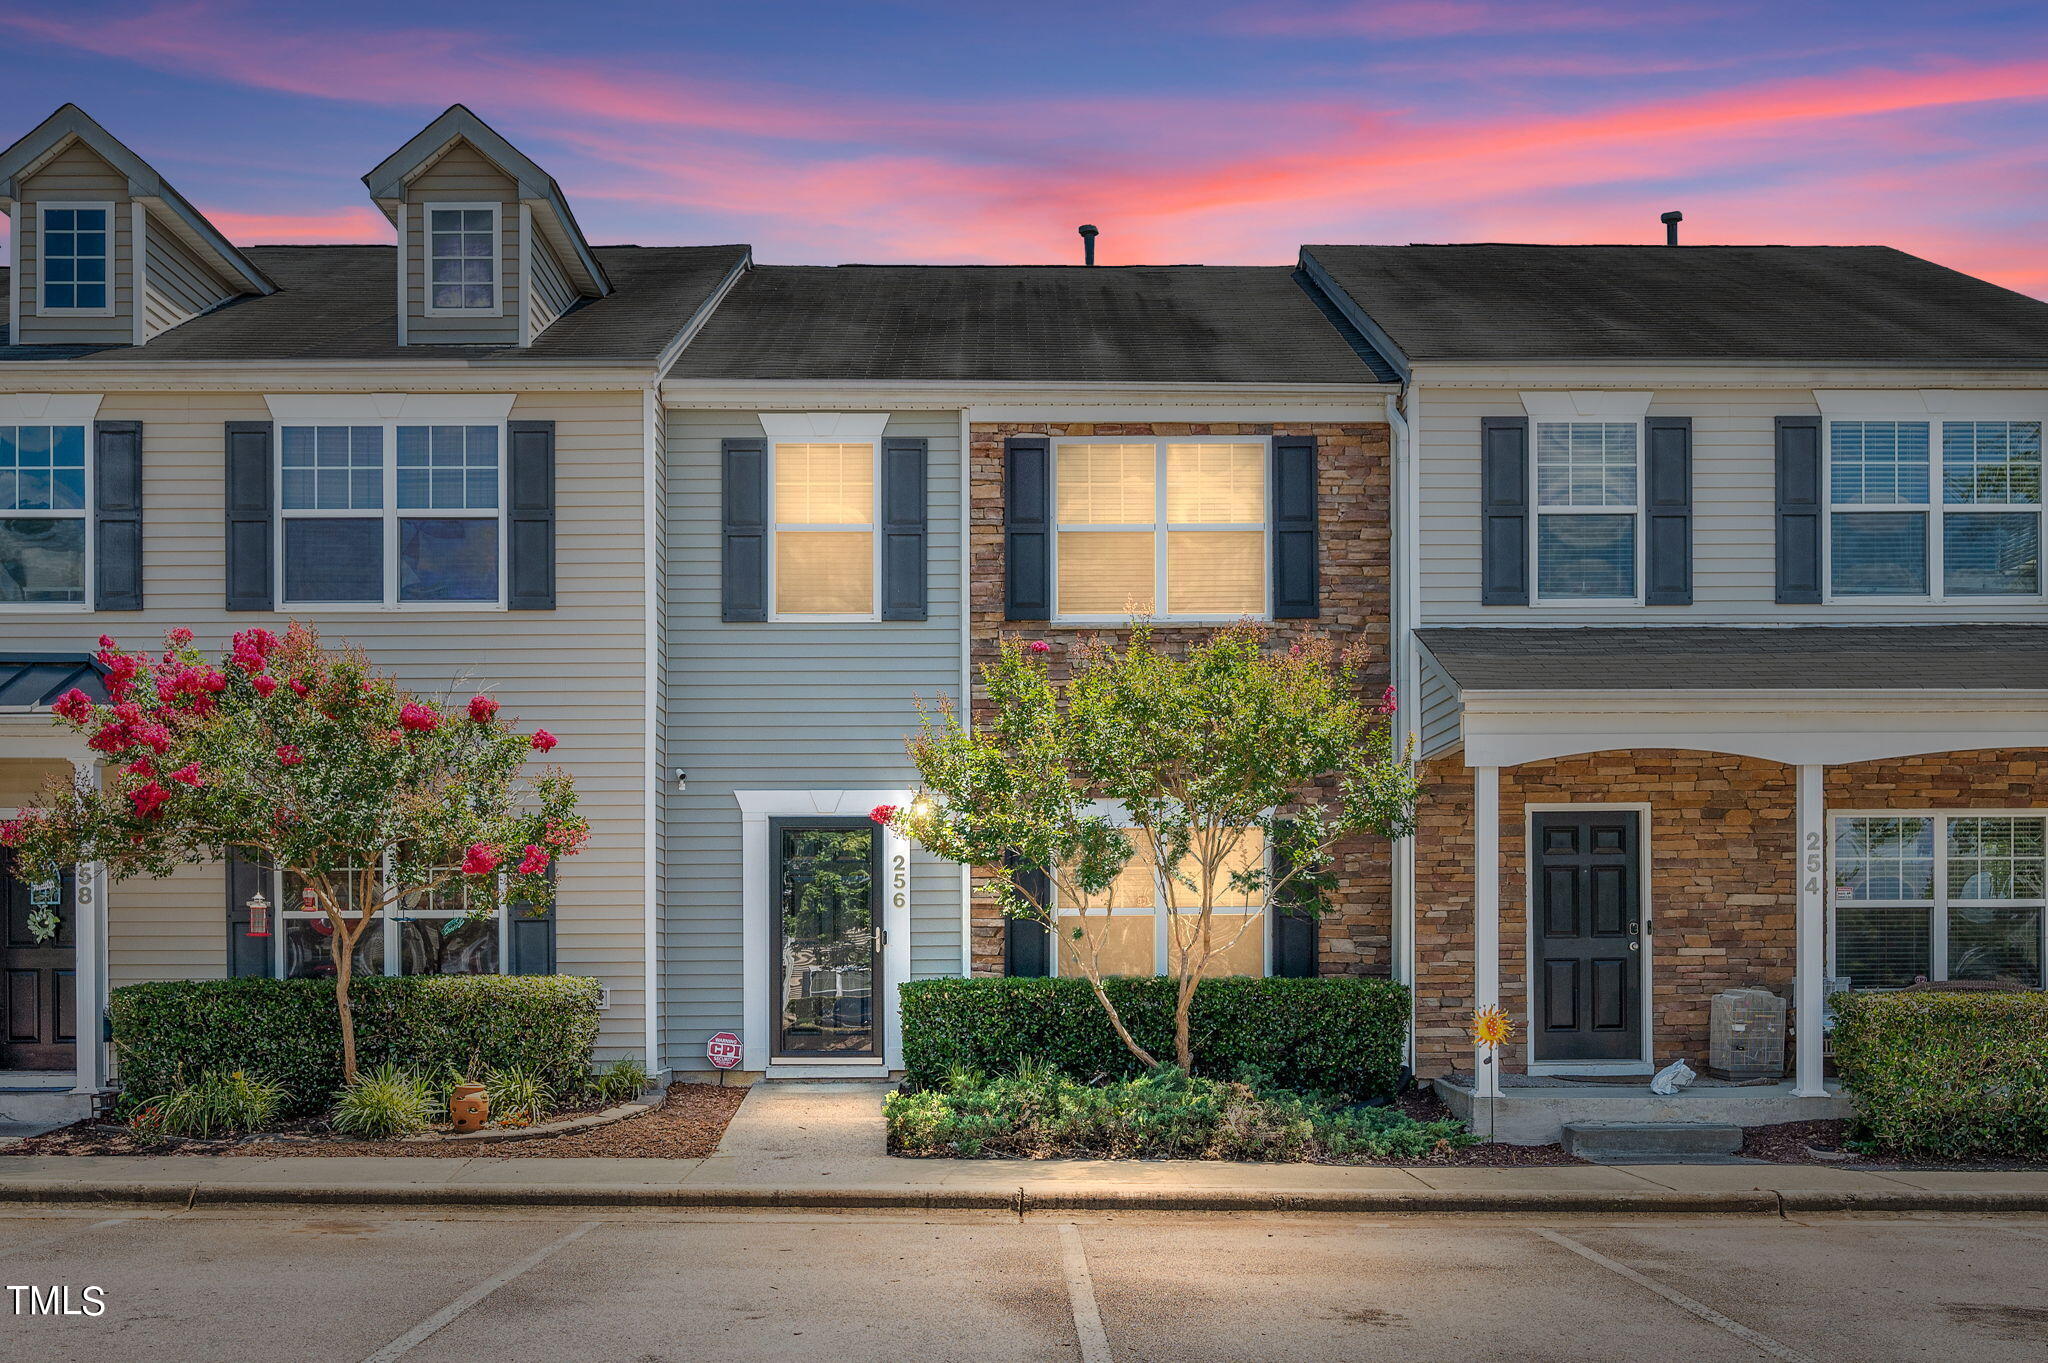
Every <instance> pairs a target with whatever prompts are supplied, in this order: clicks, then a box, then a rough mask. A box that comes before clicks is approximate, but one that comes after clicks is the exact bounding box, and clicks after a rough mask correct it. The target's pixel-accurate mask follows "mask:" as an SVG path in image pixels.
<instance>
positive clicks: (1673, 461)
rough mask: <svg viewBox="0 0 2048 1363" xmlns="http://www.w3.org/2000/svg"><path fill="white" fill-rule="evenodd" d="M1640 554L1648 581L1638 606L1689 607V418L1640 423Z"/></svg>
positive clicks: (1690, 498)
mask: <svg viewBox="0 0 2048 1363" xmlns="http://www.w3.org/2000/svg"><path fill="white" fill-rule="evenodd" d="M1645 435H1646V443H1647V448H1646V449H1645V451H1644V460H1643V464H1644V468H1643V487H1644V494H1643V514H1644V530H1643V549H1644V560H1645V563H1646V565H1647V571H1648V578H1649V580H1648V581H1647V582H1646V583H1645V584H1644V590H1643V601H1644V602H1645V603H1646V604H1648V605H1652V606H1690V605H1691V604H1692V418H1691V417H1689V416H1653V417H1651V418H1650V419H1649V420H1648V421H1647V422H1646V423H1645Z"/></svg>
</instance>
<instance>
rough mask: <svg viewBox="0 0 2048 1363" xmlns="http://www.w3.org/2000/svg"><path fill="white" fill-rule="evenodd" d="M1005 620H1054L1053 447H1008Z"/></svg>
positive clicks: (1035, 440)
mask: <svg viewBox="0 0 2048 1363" xmlns="http://www.w3.org/2000/svg"><path fill="white" fill-rule="evenodd" d="M1003 618H1004V619H1005V620H1050V619H1052V441H1050V440H1048V439H1047V438H1046V437H1044V436H1042V435H1013V436H1011V437H1010V438H1009V439H1008V440H1005V441H1004V442H1003Z"/></svg>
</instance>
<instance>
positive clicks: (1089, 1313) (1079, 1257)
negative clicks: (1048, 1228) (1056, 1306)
mask: <svg viewBox="0 0 2048 1363" xmlns="http://www.w3.org/2000/svg"><path fill="white" fill-rule="evenodd" d="M1060 1271H1061V1273H1062V1274H1063V1275H1064V1276H1065V1278H1066V1280H1067V1301H1068V1302H1069V1303H1070V1304H1071V1305H1072V1306H1073V1308H1074V1336H1075V1338H1077V1339H1079V1340H1080V1342H1081V1363H1110V1358H1109V1335H1108V1334H1107V1333H1105V1332H1104V1331H1103V1328H1102V1312H1101V1311H1099V1310H1097V1309H1096V1306H1095V1279H1094V1278H1092V1277H1090V1276H1089V1274H1088V1251H1087V1249H1086V1248H1084V1247H1083V1246H1082V1244H1081V1228H1080V1227H1079V1226H1077V1225H1075V1224H1074V1223H1073V1222H1071V1221H1062V1222H1061V1223H1060Z"/></svg>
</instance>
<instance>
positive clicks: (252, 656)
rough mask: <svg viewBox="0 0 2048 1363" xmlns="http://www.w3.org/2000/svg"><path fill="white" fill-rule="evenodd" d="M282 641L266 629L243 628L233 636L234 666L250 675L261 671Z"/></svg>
mask: <svg viewBox="0 0 2048 1363" xmlns="http://www.w3.org/2000/svg"><path fill="white" fill-rule="evenodd" d="M283 643H284V641H283V640H282V639H280V638H278V637H277V636H276V635H275V634H272V633H271V632H270V631H269V630H267V629H245V630H243V631H241V632H240V633H239V634H237V635H235V638H234V643H233V649H234V663H235V666H236V667H239V668H241V669H242V670H243V671H244V672H247V673H250V674H251V675H254V674H255V673H258V672H261V671H262V670H263V669H264V667H265V666H267V665H268V663H269V660H270V655H271V654H273V653H275V652H277V650H278V648H279V647H280V646H281V645H282V644H283Z"/></svg>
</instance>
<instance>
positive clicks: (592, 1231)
mask: <svg viewBox="0 0 2048 1363" xmlns="http://www.w3.org/2000/svg"><path fill="white" fill-rule="evenodd" d="M0 1286H4V1287H6V1288H7V1289H8V1291H7V1292H6V1293H5V1295H4V1296H0V1317H4V1318H0V1358H6V1359H23V1360H28V1359H35V1360H39V1361H48V1363H57V1361H59V1360H71V1359H78V1360H95V1363H97V1361H98V1360H104V1359H108V1358H136V1359H147V1360H150V1361H151V1363H180V1361H182V1360H206V1361H207V1363H220V1361H222V1360H228V1361H231V1363H242V1361H243V1360H256V1361H261V1363H267V1361H268V1360H292V1361H293V1363H325V1360H335V1363H355V1361H356V1360H374V1361H375V1363H395V1360H398V1359H401V1358H402V1359H406V1360H408V1361H409V1363H435V1361H437V1360H439V1361H443V1363H445V1361H447V1360H470V1359H490V1360H493V1361H494V1363H525V1361H526V1360H549V1361H550V1363H555V1361H558V1360H598V1359H621V1360H635V1361H636V1363H637V1361H640V1360H648V1361H651V1360H679V1361H680V1360H688V1361H689V1363H699V1361H700V1360H702V1361H711V1360H743V1359H744V1360H753V1359H776V1360H781V1359H801V1360H823V1359H830V1360H868V1359H874V1360H883V1359H890V1360H897V1359H916V1360H952V1359H973V1360H984V1359H986V1360H1009V1359H1019V1360H1022V1359H1034V1360H1035V1359H1080V1360H1083V1363H1111V1361H1112V1360H1115V1361H1116V1363H1124V1361H1125V1360H1129V1361H1131V1363H1136V1361H1137V1360H1203V1361H1205V1363H1206V1361H1207V1360H1233V1361H1238V1363H1242V1361H1243V1360H1292V1359H1333V1360H1334V1359H1344V1360H1359V1359H1380V1358H1386V1359H1401V1360H1432V1361H1435V1363H1453V1361H1462V1360H1493V1359H1500V1360H1550V1359H1557V1360H1570V1361H1571V1363H1594V1361H1595V1360H1610V1359H1611V1360H1617V1361H1625V1363H1643V1361H1644V1360H1665V1359H1669V1360H1701V1361H1702V1363H1704V1361H1707V1360H1723V1359H1728V1360H1736V1359H1770V1358H1776V1359H1781V1360H1791V1361H1796V1360H1801V1359H1805V1360H1814V1361H1815V1363H1821V1361H1822V1360H1826V1361H1828V1363H1834V1360H1854V1361H1855V1363H1868V1361H1875V1360H1892V1359H1928V1360H1935V1359H1939V1360H1944V1361H1945V1363H1956V1361H1958V1360H1967V1361H1968V1363H1976V1361H1977V1360H1983V1361H1984V1363H2000V1361H2002V1360H2014V1363H2019V1361H2020V1360H2025V1361H2026V1363H2038V1360H2040V1359H2042V1358H2044V1357H2048V1218H2043V1217H2011V1218H1962V1217H1945V1216H1932V1215H1929V1216H1919V1217H1907V1218H1900V1217H1883V1218H1879V1217H1874V1216H1873V1217H1848V1216H1842V1217H1816V1218H1811V1219H1806V1220H1785V1219H1779V1218H1775V1217H1763V1216H1747V1217H1737V1216H1696V1217H1668V1218H1640V1219H1630V1218H1619V1217H1609V1218H1591V1217H1588V1218H1579V1219H1570V1218H1565V1219H1556V1220H1541V1221H1539V1220H1532V1219H1529V1218H1478V1217H1468V1218H1423V1217H1415V1218H1406V1219H1400V1220H1393V1221H1372V1220H1368V1219H1362V1218H1355V1217H1317V1218H1308V1217H1303V1218H1291V1217H1283V1216H1277V1215H1271V1214H1263V1215H1244V1216H1230V1215H1218V1214H1209V1215H1193V1216H1180V1217H1172V1216H1162V1215H1150V1216H1136V1215H1085V1214H1081V1215H1076V1216H1074V1217H1071V1218H1054V1217H1050V1216H1046V1217H1037V1216H1034V1217H1028V1218H1024V1219H1019V1218H1017V1217H1015V1216H1005V1215H1001V1214H995V1213H962V1214H959V1215H955V1216H948V1217H944V1218H938V1217H934V1216H931V1215H908V1214H906V1215H900V1216H898V1215H887V1214H877V1213H847V1214H843V1215H820V1214H806V1215H802V1216H795V1215H778V1214H772V1213H725V1214H711V1213H691V1212H680V1211H678V1212H663V1211H631V1212H620V1211H611V1210H601V1211H592V1212H587V1213H586V1212H579V1211H577V1210H575V1209H550V1210H547V1211H532V1212H527V1211H499V1212H491V1211H460V1212H457V1211H449V1212H445V1213H428V1212H424V1211H421V1210H417V1209H411V1210H402V1211H381V1210H371V1209H363V1210H356V1209H349V1208H308V1209H304V1210H291V1209H278V1208H263V1209H251V1210H246V1211H244V1210H234V1211H229V1210H218V1211H193V1212H181V1211H171V1210H163V1209H136V1210H126V1211H124V1210H119V1209H113V1208H107V1209H93V1210H71V1209H65V1210H58V1209H54V1208H26V1207H24V1208H14V1209H10V1210H8V1211H7V1212H5V1213H4V1214H0ZM88 1287H91V1288H96V1289H98V1291H97V1293H94V1294H88V1293H87V1292H86V1291H85V1289H86V1288H88ZM38 1288H40V1289H41V1291H40V1293H38V1292H37V1291H35V1290H34V1289H38ZM64 1288H68V1289H70V1292H69V1296H68V1297H66V1296H64V1295H63V1294H62V1293H61V1292H53V1291H52V1289H64ZM96 1302H97V1303H99V1304H100V1305H99V1306H98V1309H97V1310H95V1303H96ZM66 1305H68V1306H69V1307H70V1309H71V1311H72V1314H69V1315H66V1314H62V1311H63V1309H64V1307H65V1306H66ZM52 1307H54V1308H55V1309H56V1310H57V1311H58V1314H44V1313H40V1310H41V1309H43V1308H52Z"/></svg>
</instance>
